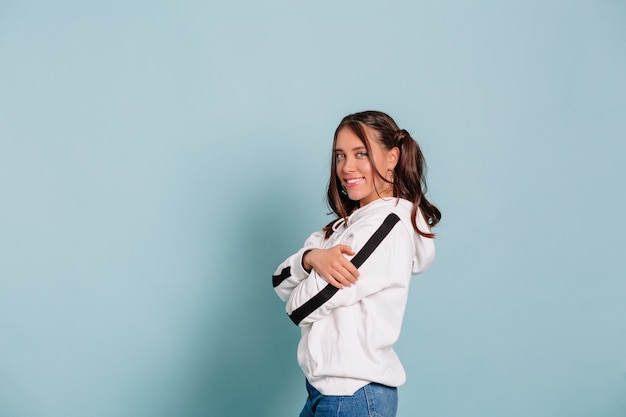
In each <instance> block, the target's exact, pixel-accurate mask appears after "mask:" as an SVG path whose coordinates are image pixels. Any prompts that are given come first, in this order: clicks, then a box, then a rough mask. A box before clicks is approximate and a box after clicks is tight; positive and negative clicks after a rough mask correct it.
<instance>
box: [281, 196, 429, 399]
mask: <svg viewBox="0 0 626 417" xmlns="http://www.w3.org/2000/svg"><path fill="white" fill-rule="evenodd" d="M412 206H413V205H412V203H411V202H410V201H407V200H404V199H399V200H398V199H396V198H385V199H378V200H375V201H373V202H371V203H369V204H367V205H366V206H364V207H362V208H359V209H357V210H355V211H354V212H353V213H352V214H351V215H350V217H349V218H348V221H347V224H345V223H344V222H343V220H338V221H337V222H336V223H335V225H334V226H333V227H334V229H335V232H334V233H333V234H332V235H331V236H330V238H328V239H327V240H326V239H324V233H323V232H321V231H320V232H315V233H313V234H312V235H311V236H310V237H309V238H308V239H307V240H306V242H305V243H304V247H303V248H302V249H300V250H299V251H298V252H297V253H295V254H293V255H292V256H290V257H289V258H287V260H285V262H283V263H282V264H280V265H279V266H278V268H277V270H276V272H275V274H274V275H273V277H272V281H273V285H274V289H275V291H276V293H277V294H278V296H279V297H280V298H281V299H282V300H283V301H286V302H287V314H289V317H290V318H291V319H292V321H293V322H294V323H295V324H297V325H299V326H300V327H301V330H302V338H301V339H300V343H299V345H298V363H299V365H300V367H301V368H302V370H303V371H304V374H305V375H306V378H307V380H308V381H309V383H311V385H313V386H314V387H315V388H316V389H317V390H318V391H320V392H321V393H322V394H324V395H352V394H354V393H355V392H356V391H357V390H358V389H360V388H361V387H363V386H365V385H367V384H368V383H370V382H377V383H380V384H384V385H388V386H392V387H397V386H400V385H402V384H403V383H404V381H405V379H406V375H405V373H404V368H403V367H402V364H401V363H400V360H399V358H398V356H397V355H396V352H395V351H394V349H393V345H394V343H395V342H396V341H397V340H398V337H399V336H400V328H401V326H402V317H403V315H404V309H405V306H406V301H407V295H408V290H409V282H410V279H411V274H417V273H419V272H422V271H424V270H426V269H427V268H428V267H429V266H430V265H431V263H432V261H433V259H434V256H435V245H434V242H433V239H429V238H425V237H423V236H421V235H419V234H418V233H416V232H415V231H414V230H413V226H412V225H411V209H412ZM417 225H418V227H419V229H420V230H421V231H429V227H428V225H427V224H426V222H425V221H424V218H423V217H422V215H421V213H420V212H419V211H418V214H417ZM338 244H344V245H349V246H351V247H352V250H353V251H355V252H356V255H355V256H353V257H351V258H350V259H351V261H352V262H353V263H354V264H355V265H356V266H357V267H358V270H359V274H360V275H359V279H358V280H357V282H356V283H355V284H354V285H353V286H351V287H345V288H343V289H341V290H338V289H337V288H335V287H333V286H331V285H330V284H328V282H326V281H325V280H324V279H323V278H322V277H320V276H319V275H318V274H317V272H316V271H315V270H312V271H311V273H310V274H309V273H308V272H306V271H305V270H304V268H303V266H302V256H303V255H304V253H305V252H306V251H307V250H310V249H314V248H322V249H325V248H330V247H333V246H335V245H338Z"/></svg>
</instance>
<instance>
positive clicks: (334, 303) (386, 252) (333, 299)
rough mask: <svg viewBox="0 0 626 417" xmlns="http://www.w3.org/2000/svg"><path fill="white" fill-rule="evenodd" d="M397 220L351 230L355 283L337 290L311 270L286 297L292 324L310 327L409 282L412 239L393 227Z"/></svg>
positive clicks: (403, 230) (396, 227) (383, 221)
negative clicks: (339, 309) (335, 311)
mask: <svg viewBox="0 0 626 417" xmlns="http://www.w3.org/2000/svg"><path fill="white" fill-rule="evenodd" d="M398 220H399V219H398V217H397V216H396V215H395V214H389V215H388V216H387V217H386V218H384V220H383V219H382V218H381V219H380V221H379V222H378V223H373V224H372V223H370V224H368V225H364V226H362V227H360V228H359V229H356V230H354V232H353V234H354V241H353V243H352V246H353V247H354V248H355V251H356V255H355V256H354V257H353V258H352V259H351V260H350V262H351V263H352V264H353V265H354V266H355V267H356V268H357V269H358V270H359V271H360V278H359V280H358V282H357V283H356V284H355V285H353V286H351V287H345V288H343V289H338V288H336V287H333V286H332V285H331V284H328V283H327V282H326V280H324V279H323V278H322V277H321V276H320V274H319V273H318V272H317V271H316V270H315V269H313V270H312V271H311V273H310V275H309V276H308V277H307V278H306V279H304V280H302V281H301V282H300V283H299V284H298V285H297V286H296V287H295V288H293V290H292V291H291V294H290V295H289V298H288V301H287V313H288V314H289V317H290V318H291V320H292V321H293V322H294V323H295V324H298V325H307V324H310V323H312V322H315V321H317V320H320V319H321V318H323V317H325V316H327V315H328V314H330V312H332V310H333V309H335V308H337V307H341V306H347V305H351V304H354V303H356V302H358V301H360V300H362V299H363V298H365V297H367V296H369V295H371V294H374V293H376V292H378V291H380V290H382V289H384V288H386V287H388V286H390V285H393V284H398V283H402V282H406V281H408V280H410V276H411V265H412V258H413V246H412V243H411V239H412V238H411V235H409V233H408V232H407V230H406V228H404V227H403V226H402V225H396V223H397V222H398ZM401 285H404V284H401ZM406 285H408V282H407V283H406Z"/></svg>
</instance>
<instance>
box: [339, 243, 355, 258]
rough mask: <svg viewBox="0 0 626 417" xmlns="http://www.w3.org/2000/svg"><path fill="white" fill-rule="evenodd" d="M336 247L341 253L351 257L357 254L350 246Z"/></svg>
mask: <svg viewBox="0 0 626 417" xmlns="http://www.w3.org/2000/svg"><path fill="white" fill-rule="evenodd" d="M336 247H337V248H338V249H339V250H340V251H341V253H344V254H346V255H349V256H352V255H354V254H355V253H356V252H354V251H353V250H352V248H351V247H350V246H348V245H337V246H336Z"/></svg>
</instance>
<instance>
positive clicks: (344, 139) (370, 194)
mask: <svg viewBox="0 0 626 417" xmlns="http://www.w3.org/2000/svg"><path fill="white" fill-rule="evenodd" d="M364 130H365V133H366V135H367V138H368V143H369V146H370V149H371V152H372V153H373V155H372V157H373V158H374V163H375V164H376V168H378V172H380V173H381V174H382V175H383V176H384V177H386V178H387V179H388V180H392V178H393V177H392V175H393V169H394V167H395V165H396V163H397V160H398V149H397V148H393V149H391V150H385V149H383V148H382V146H381V145H380V144H379V143H378V141H377V140H375V139H374V138H375V137H376V132H375V131H374V130H372V129H371V128H369V127H367V126H364ZM335 159H336V161H335V163H336V173H337V178H338V179H339V181H340V182H341V185H342V186H343V188H344V189H345V190H346V192H347V193H348V198H350V200H353V201H358V202H359V205H360V206H361V207H363V206H364V205H366V204H368V203H371V202H372V201H374V200H377V199H379V198H381V197H391V196H393V190H392V187H391V184H389V183H388V182H385V181H384V180H383V179H382V178H380V176H379V175H378V174H376V172H375V169H374V167H373V166H372V164H371V163H370V160H369V158H368V156H367V149H366V148H365V145H364V144H363V142H361V139H359V137H358V136H357V135H356V134H354V133H353V132H352V130H350V129H348V128H343V129H341V130H340V131H339V133H338V134H337V141H336V143H335Z"/></svg>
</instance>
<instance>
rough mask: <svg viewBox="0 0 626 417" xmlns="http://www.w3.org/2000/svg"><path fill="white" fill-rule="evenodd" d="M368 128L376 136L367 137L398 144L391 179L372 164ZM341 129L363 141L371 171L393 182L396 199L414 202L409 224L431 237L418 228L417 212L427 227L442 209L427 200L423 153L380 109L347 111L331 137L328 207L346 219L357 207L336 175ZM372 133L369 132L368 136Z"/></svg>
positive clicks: (388, 146)
mask: <svg viewBox="0 0 626 417" xmlns="http://www.w3.org/2000/svg"><path fill="white" fill-rule="evenodd" d="M366 126H367V127H369V128H370V129H371V130H373V131H374V132H375V136H376V137H370V138H369V139H370V140H376V141H378V143H379V144H380V145H381V146H382V148H383V149H385V150H390V149H393V148H394V147H397V148H398V149H399V150H400V158H399V160H398V163H397V164H396V167H395V169H394V172H393V174H394V176H393V178H394V179H393V182H391V181H389V180H388V179H387V178H385V177H384V176H383V175H382V174H381V173H380V172H378V169H377V168H376V165H375V164H374V158H373V156H372V152H371V147H370V144H369V142H368V138H367V134H366V130H365V127H366ZM342 129H350V130H351V131H352V133H354V134H355V135H356V136H358V138H359V139H361V142H363V145H364V146H365V149H366V150H367V157H368V158H369V161H370V163H371V164H372V167H373V168H374V171H375V172H376V173H377V174H378V176H379V177H380V178H381V179H383V180H384V181H386V182H388V183H389V184H393V195H394V197H396V198H404V199H405V200H409V201H411V202H413V210H412V211H411V223H412V224H413V229H415V231H416V232H417V233H419V234H420V235H422V236H424V237H429V238H433V237H435V234H434V233H428V232H425V231H422V230H419V228H418V227H417V221H416V216H417V211H418V209H419V210H420V211H421V213H422V216H423V217H424V220H426V223H428V225H429V226H430V227H433V226H435V225H436V224H437V223H439V220H441V212H440V211H439V209H438V208H437V207H435V205H433V204H432V203H430V202H429V201H428V200H427V199H426V196H425V194H426V191H427V189H428V186H427V185H426V178H425V174H426V161H425V160H424V155H423V154H422V151H421V149H420V147H419V145H418V144H417V142H416V141H415V139H413V138H412V137H411V135H410V134H409V132H407V131H406V130H404V129H399V128H398V125H397V124H396V122H395V121H394V120H393V119H392V118H391V117H390V116H389V115H387V114H385V113H383V112H380V111H372V110H370V111H364V112H359V113H354V114H350V115H348V116H346V117H344V118H343V120H342V121H341V123H339V126H337V129H336V130H335V136H334V139H333V148H332V149H333V153H332V159H331V161H332V162H331V167H330V181H329V182H328V191H327V193H326V197H327V200H328V205H329V206H330V209H331V210H332V211H333V213H335V214H336V215H337V216H339V218H343V219H345V218H347V217H348V216H349V215H350V214H351V213H352V212H353V211H354V210H356V209H357V208H358V207H359V202H358V201H353V200H350V199H349V198H348V196H347V194H345V193H343V192H342V187H341V180H340V179H339V178H338V177H337V170H336V160H335V146H336V144H337V135H338V134H339V131H340V130H342ZM370 136H371V135H370ZM335 221H336V220H333V221H332V222H330V223H329V224H328V225H327V226H326V227H324V232H325V233H326V238H328V237H329V236H330V235H332V233H333V229H332V224H333V223H334V222H335Z"/></svg>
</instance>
